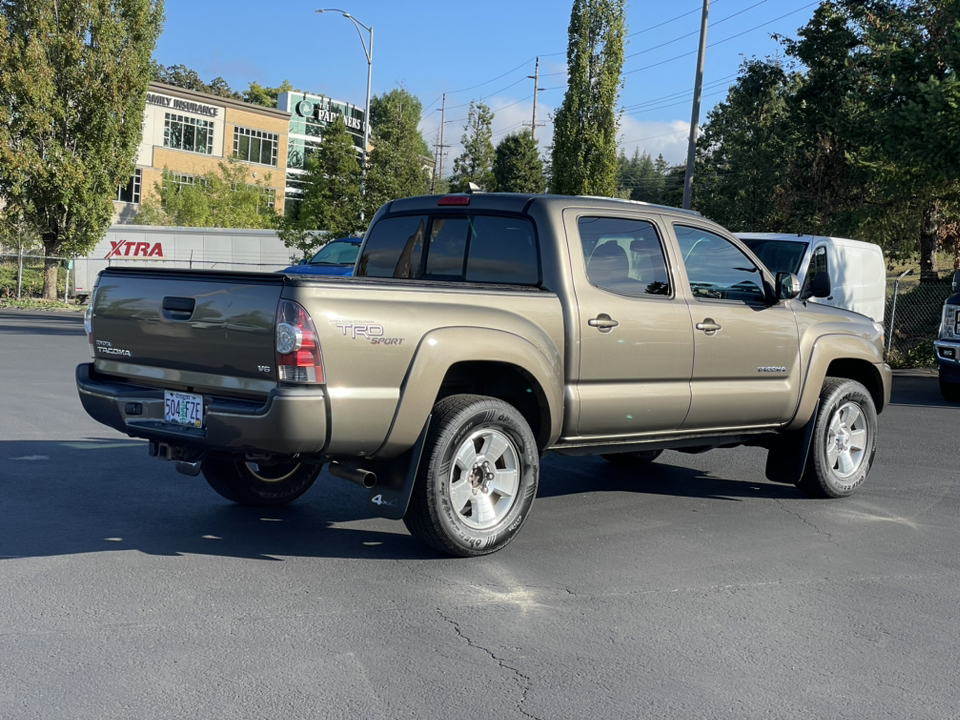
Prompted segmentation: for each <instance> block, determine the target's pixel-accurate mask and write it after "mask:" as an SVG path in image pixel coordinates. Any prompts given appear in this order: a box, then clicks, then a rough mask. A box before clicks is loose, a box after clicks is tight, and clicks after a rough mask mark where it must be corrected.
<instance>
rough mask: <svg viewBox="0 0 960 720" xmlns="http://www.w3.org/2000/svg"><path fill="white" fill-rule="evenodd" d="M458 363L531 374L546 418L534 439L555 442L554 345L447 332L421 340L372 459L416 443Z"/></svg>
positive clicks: (557, 368)
mask: <svg viewBox="0 0 960 720" xmlns="http://www.w3.org/2000/svg"><path fill="white" fill-rule="evenodd" d="M461 362H491V363H504V364H507V365H513V366H515V367H517V368H518V369H520V370H521V371H523V372H525V373H526V374H528V375H530V376H531V378H532V381H533V382H534V383H536V384H537V385H538V386H539V393H540V401H541V402H545V403H546V406H547V408H546V409H547V413H548V415H549V427H548V428H546V437H545V438H544V437H541V438H538V440H540V441H541V446H542V447H543V448H546V447H549V446H550V445H552V444H553V443H554V442H556V439H557V438H558V437H560V428H561V425H562V421H563V386H564V380H563V359H562V357H561V355H560V353H559V351H558V350H557V348H556V347H555V346H554V345H553V343H551V342H550V341H549V340H547V339H546V338H544V337H542V336H541V337H539V338H537V337H534V338H530V339H528V338H525V337H521V336H519V335H516V334H514V333H510V332H506V331H504V330H495V329H492V328H476V327H446V328H439V329H437V330H432V331H431V332H429V333H427V334H425V335H424V336H423V338H421V340H420V343H419V344H418V346H417V350H416V352H415V353H414V356H413V359H412V361H411V362H410V365H409V367H408V368H407V373H406V375H405V377H404V380H403V384H402V385H401V388H400V402H399V404H398V405H397V411H396V413H395V414H394V417H393V422H392V423H391V425H390V430H389V431H388V432H387V437H386V440H384V442H383V444H382V445H381V446H380V447H379V448H378V449H377V451H376V452H375V453H373V455H374V456H375V457H384V458H389V457H395V456H397V455H399V454H400V453H402V452H404V451H405V450H407V449H409V448H410V447H412V446H413V445H414V444H415V443H416V441H417V438H418V436H419V435H420V432H421V430H422V428H423V424H424V421H425V420H426V418H427V417H429V415H430V413H431V412H432V411H433V406H434V404H435V403H436V399H437V395H438V394H439V392H440V387H441V385H442V383H443V379H444V377H445V376H446V374H447V371H448V370H449V369H450V368H451V367H452V366H453V365H455V364H457V363H461ZM535 392H536V389H535Z"/></svg>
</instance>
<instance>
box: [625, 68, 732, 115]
mask: <svg viewBox="0 0 960 720" xmlns="http://www.w3.org/2000/svg"><path fill="white" fill-rule="evenodd" d="M737 76H738V73H733V74H732V75H727V76H726V77H722V78H720V79H718V80H714V81H713V82H711V83H707V84H706V85H704V86H703V87H704V88H712V87H715V86H717V85H722V84H723V83H725V82H727V81H728V80H732V79H733V78H735V77H737ZM692 93H693V88H689V89H687V90H681V91H679V92H675V93H671V94H670V95H664V96H663V97H658V98H652V99H650V100H644V101H643V102H639V103H637V104H636V105H629V106H627V107H624V108H623V110H624V111H626V110H635V109H638V108H641V107H645V106H647V105H655V104H657V103H659V102H661V101H664V100H675V99H677V98H681V97H686V96H689V95H691V94H692Z"/></svg>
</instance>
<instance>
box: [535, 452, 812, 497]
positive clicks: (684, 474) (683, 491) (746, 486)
mask: <svg viewBox="0 0 960 720" xmlns="http://www.w3.org/2000/svg"><path fill="white" fill-rule="evenodd" d="M674 457H676V456H674ZM670 461H671V453H669V452H668V453H666V454H665V455H663V456H661V457H660V459H659V460H657V461H656V462H653V463H651V464H649V465H645V466H642V467H629V466H623V465H615V464H613V463H609V462H607V461H606V460H603V459H602V458H599V457H585V458H578V459H577V460H576V463H577V464H578V465H579V467H578V468H577V470H578V472H576V473H570V472H563V470H562V469H560V468H561V467H562V466H563V465H564V464H566V463H568V462H569V460H568V459H566V458H558V457H548V459H547V461H546V463H545V467H544V468H543V470H542V472H541V478H540V491H539V492H538V493H537V497H555V496H560V495H570V494H575V493H584V492H630V493H642V494H648V495H670V496H673V497H692V498H704V499H708V500H721V501H726V502H741V501H743V500H746V499H751V498H767V499H790V500H803V499H806V496H805V495H803V494H802V493H801V492H800V491H799V490H797V489H796V488H795V487H794V486H793V485H781V484H778V483H772V482H769V481H768V480H766V479H762V478H763V466H762V464H761V465H760V466H758V467H757V469H756V472H753V473H751V475H752V476H755V477H752V478H751V479H745V480H734V479H730V478H726V477H720V476H717V475H712V474H707V473H704V472H702V471H700V470H695V469H693V468H687V467H681V466H679V465H671V464H670ZM553 468H557V470H556V471H553Z"/></svg>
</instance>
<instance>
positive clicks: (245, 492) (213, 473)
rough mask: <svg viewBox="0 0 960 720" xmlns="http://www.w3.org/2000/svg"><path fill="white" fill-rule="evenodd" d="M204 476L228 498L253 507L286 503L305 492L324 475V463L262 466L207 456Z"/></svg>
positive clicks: (204, 464)
mask: <svg viewBox="0 0 960 720" xmlns="http://www.w3.org/2000/svg"><path fill="white" fill-rule="evenodd" d="M200 469H201V470H202V471H203V477H204V478H206V480H207V482H208V483H209V484H210V487H212V488H213V489H214V490H216V491H217V492H218V493H220V495H222V496H223V497H225V498H226V499H227V500H231V501H233V502H235V503H239V504H240V505H248V506H251V507H273V506H277V505H286V504H287V503H289V502H293V501H294V500H296V499H297V498H298V497H300V496H301V495H303V494H304V493H305V492H306V491H307V490H309V489H310V486H311V485H313V481H314V480H316V479H317V475H319V474H320V469H321V466H320V465H307V464H306V463H299V462H289V463H277V464H273V465H258V464H257V463H255V462H249V461H247V460H237V459H230V458H207V459H206V460H204V461H203V462H202V463H201V464H200Z"/></svg>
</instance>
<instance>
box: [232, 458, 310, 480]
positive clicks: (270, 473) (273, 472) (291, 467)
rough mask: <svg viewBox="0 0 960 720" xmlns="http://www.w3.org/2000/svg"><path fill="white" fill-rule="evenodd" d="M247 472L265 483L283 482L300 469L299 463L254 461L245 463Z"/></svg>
mask: <svg viewBox="0 0 960 720" xmlns="http://www.w3.org/2000/svg"><path fill="white" fill-rule="evenodd" d="M245 464H246V466H247V472H249V473H250V475H252V476H253V477H254V478H255V479H257V480H259V481H260V482H265V483H278V482H283V481H284V480H286V479H287V478H289V477H292V476H293V475H294V473H296V472H297V470H299V469H300V466H301V463H277V464H276V465H262V466H261V465H260V464H258V463H255V462H247V463H245Z"/></svg>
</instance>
